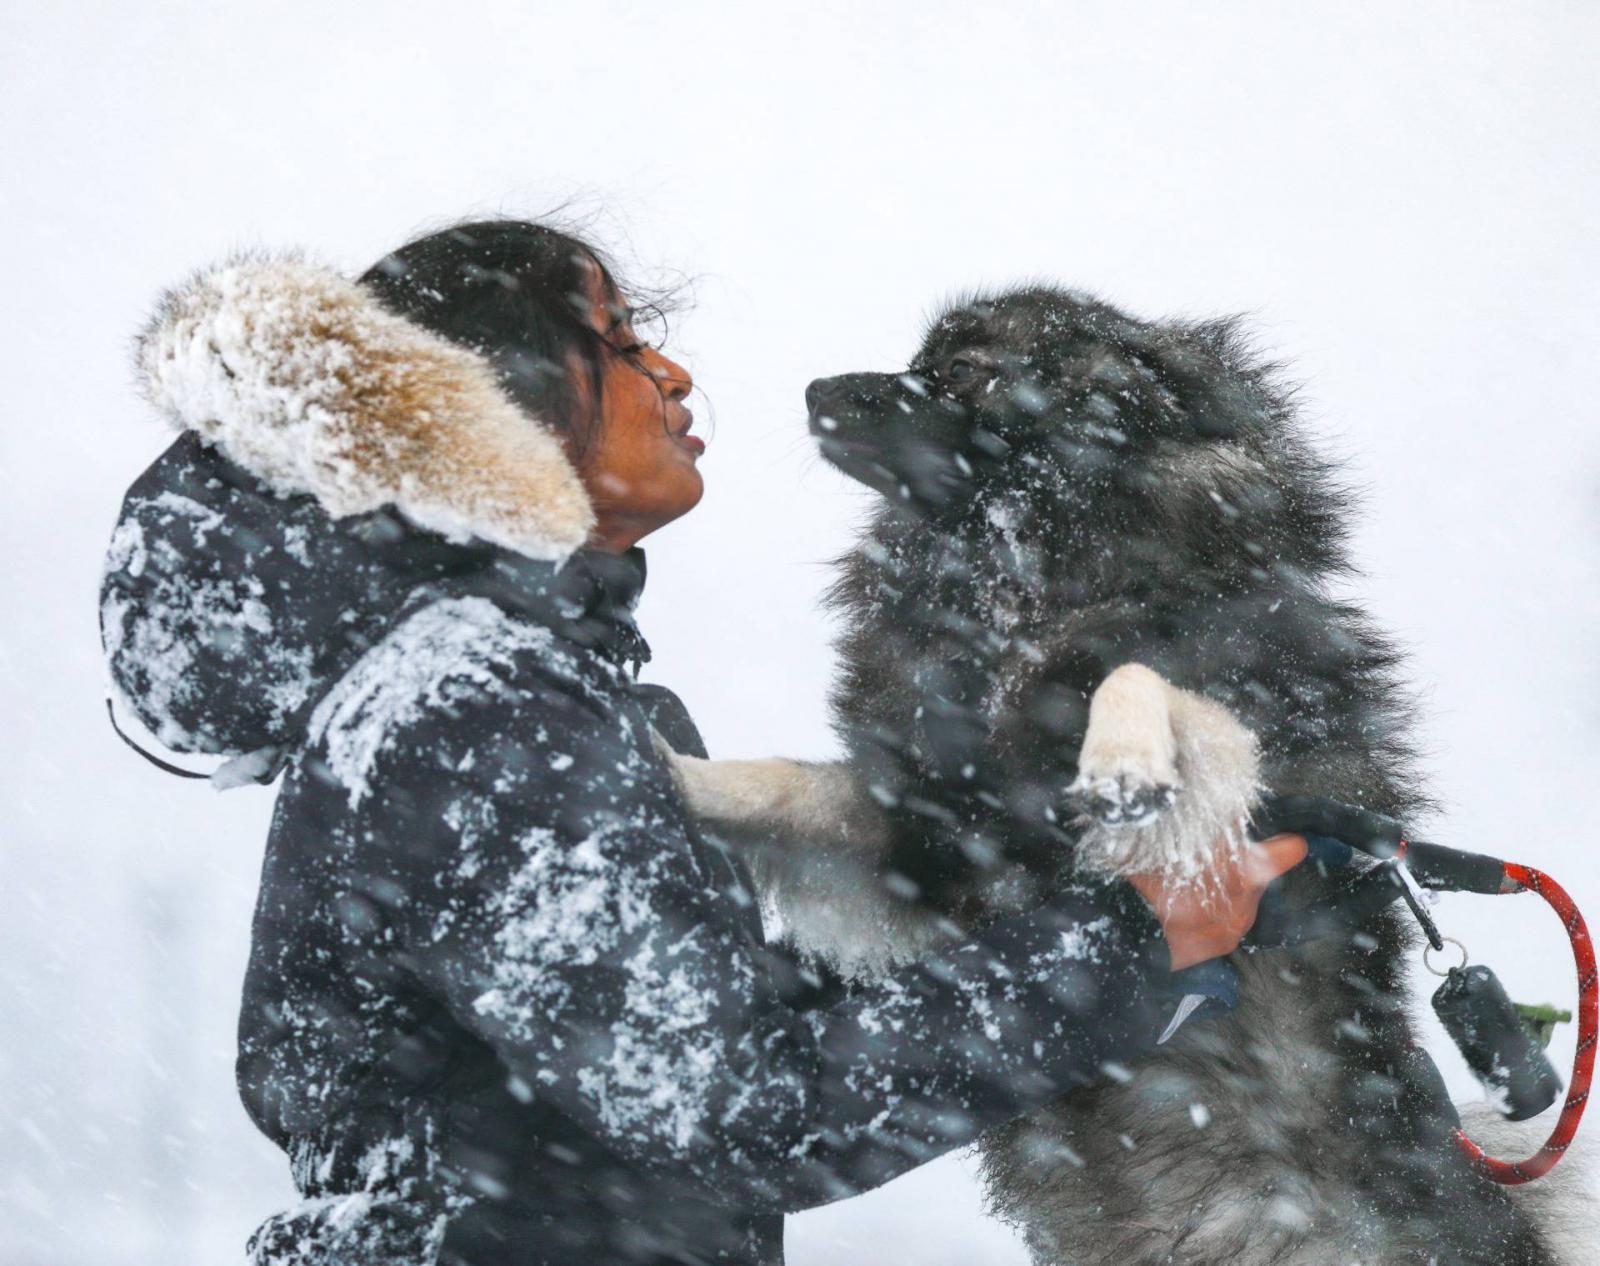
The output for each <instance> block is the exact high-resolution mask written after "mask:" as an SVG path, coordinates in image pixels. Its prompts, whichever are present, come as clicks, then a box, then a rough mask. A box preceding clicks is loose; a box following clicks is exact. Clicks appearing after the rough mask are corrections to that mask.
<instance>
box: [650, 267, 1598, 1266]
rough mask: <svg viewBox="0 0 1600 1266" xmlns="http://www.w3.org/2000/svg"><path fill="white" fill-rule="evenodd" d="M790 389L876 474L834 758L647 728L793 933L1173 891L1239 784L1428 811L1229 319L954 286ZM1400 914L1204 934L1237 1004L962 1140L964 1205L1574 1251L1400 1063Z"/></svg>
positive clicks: (832, 944)
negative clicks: (1228, 969) (724, 755)
mask: <svg viewBox="0 0 1600 1266" xmlns="http://www.w3.org/2000/svg"><path fill="white" fill-rule="evenodd" d="M806 398H807V404H808V407H809V424H810V428H811V431H812V433H813V434H814V435H815V437H816V439H817V441H818V443H819V445H820V448H821V451H822V453H823V455H824V457H825V458H826V459H827V460H828V461H829V462H830V463H832V464H833V465H834V466H836V467H837V468H838V469H840V470H841V471H843V472H844V473H845V474H846V475H848V476H850V477H852V478H854V479H855V480H857V481H859V482H861V483H862V484H865V485H867V486H868V487H870V488H872V489H874V490H875V491H876V492H878V493H879V494H881V500H880V504H879V506H878V508H877V510H876V513H875V515H874V517H873V519H872V521H871V523H870V525H869V526H868V527H867V529H866V530H865V531H864V532H863V534H862V536H861V539H860V540H859V542H858V544H857V545H856V547H855V548H854V549H853V550H852V551H851V552H850V553H849V554H848V555H847V556H846V558H844V559H843V560H842V562H841V565H840V571H839V574H838V578H837V580H836V583H835V584H834V586H833V588H832V590H831V592H830V601H831V603H832V605H833V607H834V609H835V610H836V611H837V612H838V613H839V614H840V615H841V616H842V617H843V618H842V621H841V623H842V627H843V629H844V633H843V636H842V640H841V642H840V644H839V652H840V659H841V668H840V672H839V676H838V678H837V681H836V684H835V687H834V690H833V694H832V701H831V702H832V707H833V712H834V717H835V723H836V727H837V729H838V731H839V733H840V735H841V737H842V739H843V742H844V745H845V749H846V752H847V756H846V759H845V760H843V761H842V762H839V763H837V764H805V763H800V762H794V761H787V760H768V761H699V760H695V759H693V758H687V757H678V758H675V768H676V773H677V777H678V778H679V781H680V785H681V787H682V789H683V792H684V795H685V798H686V800H687V801H688V803H689V805H690V807H691V809H692V810H693V811H694V812H695V814H696V815H697V816H698V817H700V818H701V819H702V820H704V821H705V822H706V823H707V825H708V826H709V827H710V828H711V829H713V830H714V831H716V832H717V833H718V834H720V835H721V836H722V837H723V838H725V839H728V840H729V841H730V842H731V843H732V844H734V845H735V847H737V848H739V849H740V850H741V851H742V852H743V853H744V855H745V856H746V858H747V859H748V861H749V864H750V868H751V870H752V872H753V874H754V875H755V878H756V881H757V885H758V888H759V889H760V892H761V894H762V899H763V901H764V902H765V904H766V908H767V911H768V913H769V915H770V916H771V918H772V921H773V923H774V924H775V925H776V926H778V927H779V928H780V929H781V930H782V932H783V933H784V934H785V935H786V936H787V937H788V938H789V939H790V940H791V941H793V942H794V944H795V945H796V946H797V947H798V948H799V949H800V950H802V951H804V952H807V953H810V954H814V955H816V956H819V957H821V958H823V959H825V960H827V961H828V962H830V963H831V964H832V965H833V966H835V967H836V968H837V969H838V970H839V971H840V972H841V973H842V974H843V975H845V976H846V977H856V978H866V977H871V976H872V975H874V974H877V973H881V972H883V971H886V970H889V969H890V968H892V967H893V966H894V965H895V964H896V963H897V962H902V961H905V960H907V959H910V958H914V957H916V956H918V955H920V954H922V953H925V952H926V951H928V950H929V949H930V948H933V947H935V946H937V945H939V944H940V943H942V942H946V941H948V940H950V939H951V938H954V937H957V936H959V935H960V934H961V932H962V931H963V930H964V929H970V928H972V927H975V926H978V925H981V923H982V922H983V921H984V920H985V919H988V918H992V917H995V916H997V915H998V914H1001V913H1005V912H1008V911H1012V910H1019V909H1025V908H1027V907H1028V906H1029V905H1030V904H1036V903H1037V902H1038V901H1040V900H1042V899H1043V898H1044V897H1045V896H1047V895H1048V892H1049V891H1050V889H1051V887H1052V886H1053V885H1055V884H1058V883H1060V882H1062V878H1063V876H1065V875H1070V874H1071V873H1074V872H1075V871H1081V872H1094V873H1098V874H1104V875H1123V874H1128V873H1132V872H1136V871H1141V870H1145V871H1148V870H1156V871H1160V872H1163V873H1164V874H1165V875H1167V876H1168V877H1169V878H1170V879H1172V880H1174V881H1188V882H1194V883H1201V884H1203V883H1204V882H1205V866H1206V860H1207V858H1209V857H1210V856H1212V850H1213V848H1215V847H1223V848H1236V847H1243V846H1244V830H1245V827H1244V823H1245V821H1246V819H1247V818H1248V816H1249V814H1250V812H1251V810H1252V809H1253V808H1254V807H1255V805H1256V804H1257V802H1258V800H1259V797H1260V796H1261V794H1262V792H1263V790H1264V789H1271V790H1274V791H1277V792H1299V793H1306V794H1312V795H1320V796H1326V797H1330V798H1332V799H1336V800H1341V801H1345V802H1348V803H1352V804H1359V805H1362V806H1364V807H1366V808H1368V809H1372V810H1375V811H1377V812H1380V813H1383V814H1387V815H1389V816H1391V817H1394V818H1398V819H1400V820H1402V821H1404V822H1406V823H1408V824H1415V823H1417V822H1419V821H1421V820H1423V819H1424V818H1425V816H1426V815H1427V814H1428V813H1429V812H1430V811H1431V810H1432V807H1433V806H1432V803H1431V801H1430V800H1429V798H1428V796H1427V793H1426V789H1425V787H1424V785H1423V781H1422V778H1421V776H1420V773H1419V770H1418V764H1417V759H1416V754H1415V750H1414V746H1413V740H1412V737H1411V734H1412V727H1413V703H1412V701H1411V699H1410V697H1409V694H1408V692H1407V691H1406V689H1405V687H1404V684H1403V681H1402V678H1401V669H1402V663H1401V657H1400V654H1399V652H1398V651H1397V650H1396V648H1395V646H1394V644H1393V643H1392V642H1391V641H1390V640H1389V639H1388V638H1387V637H1386V636H1385V635H1384V634H1383V633H1382V632H1381V631H1380V630H1379V629H1378V628H1376V627H1375V625H1374V624H1373V622H1372V621H1371V620H1370V619H1369V618H1368V617H1367V616H1366V615H1365V614H1364V613H1363V612H1362V610H1361V609H1360V608H1359V607H1358V606H1357V605H1355V604H1354V603H1352V602H1350V601H1348V600H1347V599H1345V598H1342V597H1340V596H1338V595H1337V594H1336V593H1335V585H1336V584H1338V583H1339V582H1342V581H1344V580H1346V579H1347V578H1348V577H1349V576H1350V575H1351V574H1352V567H1351V563H1350V560H1349V557H1348V554H1347V552H1346V548H1345V542H1346V538H1347V535H1348V531H1349V526H1350V522H1351V518H1352V515H1353V514H1354V509H1355V507H1354V501H1353V498H1352V496H1351V494H1350V493H1349V491H1348V489H1347V487H1346V486H1345V485H1344V484H1343V483H1342V481H1341V480H1340V478H1339V472H1338V470H1337V468H1336V467H1335V466H1334V465H1332V464H1331V463H1330V462H1328V461H1327V460H1325V459H1324V458H1322V457H1321V456H1319V455H1318V453H1317V451H1316V449H1315V448H1314V447H1313V445H1312V444H1311V443H1310V441H1309V439H1308V437H1307V435H1306V433H1305V429H1304V426H1303V424H1302V423H1301V421H1300V420H1299V418H1298V416H1297V412H1296V405H1295V396H1294V392H1293V390H1292V389H1291V387H1290V386H1289V385H1287V383H1286V381H1285V379H1284V376H1283V374H1282V372H1281V370H1280V369H1279V368H1278V367H1277V366H1275V365H1273V364H1271V363H1269V362H1267V361H1266V360H1264V359H1263V358H1262V357H1261V356H1259V355H1258V354H1257V353H1256V352H1255V350H1254V349H1253V347H1252V345H1251V343H1250V341H1249V339H1248V337H1247V335H1246V333H1245V331H1244V329H1243V326H1242V324H1241V323H1240V322H1239V321H1238V320H1236V319H1219V320H1206V321H1171V320H1169V321H1146V320H1141V319H1137V318H1135V317H1133V316H1131V315H1129V314H1127V313H1124V312H1122V311H1120V310H1118V309H1117V308H1115V307H1113V306H1111V305H1110V304H1108V303H1105V302H1102V301H1100V300H1098V299H1096V298H1094V297H1092V296H1090V295H1087V294H1084V293H1081V292H1077V291H1069V290H1060V289H1055V288H1051V287H1047V286H1032V287H1024V288H1019V289H1014V290H1010V291H1007V292H1002V293H994V294H986V295H975V296H972V297H969V298H967V299H965V300H963V301H960V302H958V303H956V304H954V305H952V306H951V307H950V308H949V309H948V310H947V311H946V312H945V313H944V314H943V315H942V316H940V317H939V318H938V319H936V320H935V321H934V322H933V323H932V325H931V328H930V329H929V331H928V333H927V335H926V337H925V339H924V340H923V343H922V346H921V347H920V349H919V350H918V352H917V353H916V355H915V356H914V357H913V358H912V360H911V362H910V365H909V367H908V368H907V369H906V370H905V371H902V372H888V373H851V374H845V375H842V376H839V377H834V378H828V379H823V380H819V381H817V382H814V383H812V384H811V386H810V388H809V389H808V390H807V393H806ZM1309 870H1310V868H1308V867H1301V868H1299V870H1297V871H1296V872H1292V873H1291V874H1290V876H1288V877H1287V878H1286V880H1285V881H1284V886H1285V895H1286V898H1287V899H1288V900H1289V901H1290V904H1291V906H1292V905H1293V903H1294V901H1295V900H1299V899H1309V897H1308V896H1307V886H1308V885H1310V884H1313V883H1314V882H1315V878H1314V876H1312V875H1311V874H1309V873H1308V872H1309ZM1297 894H1298V895H1297ZM1408 917H1409V916H1407V915H1406V914H1405V913H1404V912H1403V909H1402V910H1399V911H1397V910H1396V909H1393V908H1389V909H1384V910H1380V911H1378V912H1376V913H1369V914H1366V915H1364V916H1362V917H1360V918H1359V920H1357V921H1356V922H1355V923H1354V925H1353V926H1351V927H1348V928H1346V929H1345V931H1344V934H1342V935H1338V936H1332V937H1326V938H1324V939H1321V940H1315V941H1311V942H1308V943H1305V944H1301V945H1298V946H1293V947H1289V948H1282V949H1272V950H1261V951H1258V952H1239V953H1236V954H1234V955H1232V956H1230V963H1231V965H1232V967H1233V968H1234V970H1235V971H1236V972H1237V974H1238V980H1239V998H1238V1003H1237V1006H1236V1008H1235V1009H1234V1010H1233V1011H1231V1012H1230V1013H1228V1014H1227V1015H1225V1016H1223V1017H1222V1018H1220V1019H1218V1020H1215V1021H1212V1022H1208V1023H1191V1024H1187V1025H1184V1026H1183V1027H1182V1028H1180V1029H1179V1030H1178V1031H1177V1033H1176V1035H1175V1036H1173V1037H1172V1038H1171V1040H1169V1041H1167V1042H1166V1043H1165V1044H1163V1045H1161V1046H1159V1047H1157V1048H1156V1050H1155V1051H1154V1052H1152V1053H1151V1054H1149V1055H1146V1056H1144V1057H1142V1058H1141V1059H1140V1060H1138V1061H1136V1062H1135V1063H1134V1064H1133V1066H1132V1067H1131V1068H1129V1069H1127V1070H1121V1069H1118V1070H1115V1071H1116V1075H1115V1076H1113V1077H1111V1078H1110V1079H1109V1080H1108V1081H1107V1082H1106V1083H1105V1084H1103V1085H1099V1086H1096V1087H1091V1088H1085V1089H1082V1090H1078V1091H1075V1092H1073V1093H1072V1094H1070V1095H1068V1096H1066V1097H1064V1098H1063V1099H1061V1100H1060V1101H1059V1102H1057V1103H1056V1104H1054V1105H1052V1106H1051V1107H1049V1108H1048V1109H1046V1110H1044V1111H1040V1112H1036V1113H1033V1114H1031V1115H1029V1116H1027V1117H1024V1118H1022V1119H1019V1120H1018V1121H1016V1122H1014V1123H1012V1124H1010V1125H1008V1126H1006V1127H1004V1128H1002V1129H1000V1130H997V1131H993V1132H991V1133H990V1134H989V1135H987V1136H986V1137H985V1138H984V1140H983V1141H982V1143H981V1145H980V1146H981V1150H982V1157H983V1172H984V1176H985V1181H986V1186H987V1191H988V1196H989V1201H990V1206H991V1208H992V1209H993V1211H994V1212H995V1213H996V1214H997V1215H998V1216H1000V1217H1002V1218H1005V1219H1007V1220H1008V1221H1010V1222H1011V1223H1013V1224H1014V1225H1015V1226H1016V1227H1017V1228H1018V1229H1019V1231H1020V1233H1021V1234H1022V1236H1023V1237H1024V1239H1025V1241H1026V1243H1027V1245H1028V1246H1029V1249H1030V1250H1031V1252H1032V1255H1033V1258H1034V1260H1035V1261H1036V1262H1038V1263H1041V1264H1043V1263H1062V1264H1065V1263H1074V1264H1084V1266H1090V1264H1098V1263H1118V1264H1119V1266H1131V1264H1132V1263H1156V1262H1164V1263H1165V1262H1186V1263H1198V1262H1218V1263H1221V1262H1227V1263H1236V1264H1241V1266H1252V1264H1254V1263H1269V1262H1271V1263H1307V1264H1309V1263H1328V1264H1330V1266H1331V1264H1333V1263H1349V1262H1386V1263H1388V1262H1410V1261H1416V1262H1429V1261H1435V1262H1440V1263H1445V1262H1450V1263H1468V1262H1470V1263H1495V1264H1497V1266H1505V1264H1506V1263H1528V1264H1530V1266H1531V1264H1533V1263H1553V1262H1557V1261H1574V1260H1578V1258H1577V1257H1575V1256H1574V1255H1573V1253H1572V1252H1571V1251H1569V1250H1568V1249H1566V1248H1564V1247H1563V1245H1562V1243H1561V1242H1560V1241H1559V1236H1558V1235H1557V1234H1556V1233H1555V1232H1554V1231H1552V1230H1551V1229H1550V1228H1551V1226H1552V1225H1553V1224H1552V1223H1551V1222H1550V1221H1549V1216H1550V1214H1549V1211H1548V1210H1546V1211H1543V1212H1535V1211H1534V1210H1533V1209H1531V1208H1530V1207H1529V1205H1528V1204H1527V1202H1526V1199H1525V1198H1524V1197H1522V1196H1521V1195H1519V1196H1518V1197H1516V1198H1514V1197H1513V1196H1512V1195H1511V1194H1509V1193H1508V1192H1507V1190H1506V1189H1504V1188H1501V1187H1497V1186H1494V1185H1493V1184H1491V1183H1489V1182H1488V1181H1487V1180H1485V1179H1483V1178H1482V1177H1480V1176H1479V1175H1478V1174H1477V1173H1475V1172H1474V1171H1473V1170H1472V1169H1471V1168H1470V1166H1469V1165H1468V1163H1467V1162H1466V1161H1465V1160H1464V1159H1463V1158H1462V1156H1461V1155H1460V1154H1459V1153H1458V1151H1457V1150H1456V1148H1455V1147H1454V1145H1453V1143H1452V1141H1451V1138H1450V1125H1451V1124H1453V1123H1451V1122H1449V1121H1448V1120H1447V1111H1448V1109H1447V1105H1446V1107H1445V1108H1444V1110H1441V1105H1440V1102H1439V1091H1440V1089H1441V1087H1440V1086H1439V1083H1438V1081H1437V1074H1436V1073H1434V1074H1432V1076H1431V1078H1430V1077H1419V1076H1417V1075H1416V1072H1415V1070H1416V1061H1417V1058H1418V1057H1417V1054H1416V1039H1415V1036H1414V1032H1413V1029H1412V1025H1411V1021H1410V1019H1409V1016H1410V1013H1411V1011H1412V1007H1413V1003H1412V999H1411V997H1410V995H1409V993H1408V990H1407V988H1406V985H1405V982H1404V961H1405V955H1406V953H1407V951H1408V950H1409V949H1411V948H1412V947H1413V945H1414V943H1415V942H1414V932H1413V929H1412V928H1411V927H1410V926H1408V923H1407V918H1408ZM1430 1067H1431V1066H1430ZM1528 1150H1531V1146H1530V1147H1529V1148H1528ZM1567 1204H1568V1205H1569V1206H1570V1200H1568V1201H1567Z"/></svg>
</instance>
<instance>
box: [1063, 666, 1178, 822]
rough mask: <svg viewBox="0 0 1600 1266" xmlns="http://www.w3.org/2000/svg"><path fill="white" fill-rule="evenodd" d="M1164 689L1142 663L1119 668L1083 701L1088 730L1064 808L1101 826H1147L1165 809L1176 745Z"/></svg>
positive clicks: (1172, 793) (1173, 793)
mask: <svg viewBox="0 0 1600 1266" xmlns="http://www.w3.org/2000/svg"><path fill="white" fill-rule="evenodd" d="M1170 691H1171V687H1170V686H1168V685H1167V683H1166V682H1165V681H1164V680H1163V679H1162V678H1161V677H1160V676H1159V675H1158V674H1157V673H1154V672H1152V671H1151V670H1150V669H1148V668H1146V667H1145V666H1144V665H1142V664H1124V665H1123V666H1122V667H1121V668H1118V669H1117V670H1116V671H1115V672H1113V673H1112V674H1111V675H1110V676H1109V677H1107V678H1106V679H1105V681H1103V682H1101V684H1100V688H1099V689H1098V690H1096V691H1095V692H1094V698H1093V699H1091V700H1090V702H1089V729H1088V732H1087V734H1086V735H1085V736H1084V740H1083V751H1082V752H1081V753H1080V755H1079V757H1078V776H1077V778H1076V779H1074V780H1073V783H1072V785H1071V786H1070V787H1068V788H1067V798H1068V802H1069V803H1070V804H1071V805H1072V806H1073V807H1074V808H1076V809H1077V810H1078V811H1080V812H1082V813H1086V814H1088V815H1089V816H1090V817H1092V818H1094V819H1095V820H1096V821H1098V822H1100V823H1101V824H1102V825H1105V826H1108V827H1136V826H1148V825H1149V824H1150V823H1151V822H1154V821H1155V820H1156V818H1157V817H1159V816H1160V815H1161V814H1162V813H1163V812H1165V811H1166V810H1167V809H1168V808H1170V807H1171V806H1172V803H1173V801H1174V800H1175V799H1176V798H1177V794H1178V791H1179V790H1180V789H1181V788H1182V786H1183V780H1182V779H1181V778H1180V777H1179V776H1178V741H1177V737H1176V735H1175V734H1174V733H1173V728H1172V716H1171V712H1170V708H1169V694H1170Z"/></svg>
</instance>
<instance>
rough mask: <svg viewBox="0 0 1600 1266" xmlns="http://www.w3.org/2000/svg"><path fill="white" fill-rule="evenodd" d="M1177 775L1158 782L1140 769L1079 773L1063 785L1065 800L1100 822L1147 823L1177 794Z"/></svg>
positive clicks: (1104, 824)
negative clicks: (1070, 781)
mask: <svg viewBox="0 0 1600 1266" xmlns="http://www.w3.org/2000/svg"><path fill="white" fill-rule="evenodd" d="M1179 786H1180V784H1179V783H1178V780H1177V776H1176V775H1175V774H1174V775H1172V776H1171V779H1170V781H1164V782H1160V781H1157V780H1156V779H1155V778H1153V777H1151V776H1150V775H1149V774H1148V773H1147V772H1145V771H1143V770H1131V769H1125V770H1121V771H1119V772H1116V773H1106V774H1091V773H1080V774H1079V775H1078V777H1077V778H1076V779H1075V780H1074V781H1073V783H1072V785H1071V786H1070V787H1068V788H1067V803H1068V804H1069V805H1070V806H1071V807H1072V808H1073V809H1074V810H1075V811H1076V812H1078V813H1080V814H1087V815H1088V816H1090V817H1092V818H1094V819H1095V821H1097V822H1099V823H1100V824H1101V825H1102V826H1113V827H1137V826H1149V825H1150V823H1152V822H1154V821H1155V820H1156V819H1157V818H1158V817H1160V816H1161V814H1162V813H1164V812H1166V810H1168V809H1170V808H1171V807H1172V802H1173V801H1174V800H1176V799H1177V798H1178V789H1179Z"/></svg>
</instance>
